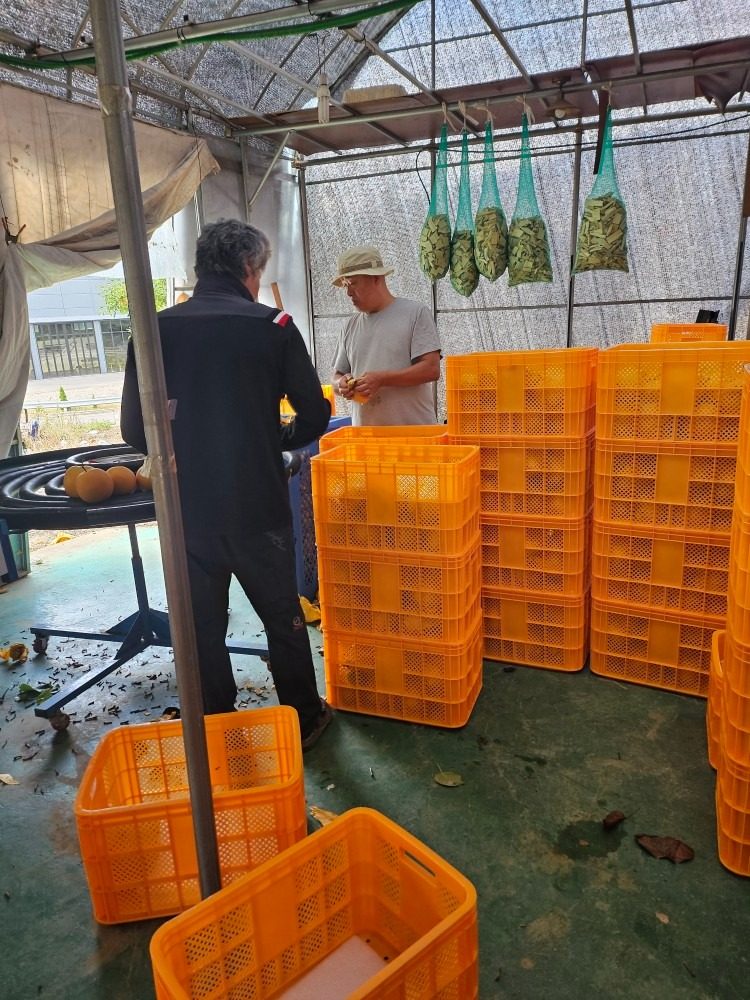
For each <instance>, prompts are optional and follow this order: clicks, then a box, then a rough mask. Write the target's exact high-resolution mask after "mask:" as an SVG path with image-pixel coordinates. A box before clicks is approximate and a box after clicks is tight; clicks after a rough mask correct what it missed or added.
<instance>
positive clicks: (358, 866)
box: [150, 809, 479, 1000]
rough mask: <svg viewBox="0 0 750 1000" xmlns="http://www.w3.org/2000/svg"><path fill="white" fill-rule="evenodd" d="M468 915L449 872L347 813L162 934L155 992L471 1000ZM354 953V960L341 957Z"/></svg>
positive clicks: (180, 998) (382, 820)
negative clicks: (293, 991) (454, 999)
mask: <svg viewBox="0 0 750 1000" xmlns="http://www.w3.org/2000/svg"><path fill="white" fill-rule="evenodd" d="M476 911H477V898H476V891H475V889H474V887H473V886H472V884H471V882H469V881H468V879H466V878H464V876H463V875H461V874H460V873H459V872H458V871H456V869H455V868H453V867H451V865H449V864H448V863H447V862H446V861H444V860H443V859H442V858H441V857H439V855H437V854H435V852H434V851H431V850H430V849H429V848H428V847H425V845H424V844H422V843H421V842H420V841H419V840H417V839H416V837H413V836H412V835H411V834H410V833H407V832H406V830H403V829H402V828H401V827H399V826H397V825H396V824H395V823H393V822H391V821H390V820H389V819H387V818H386V817H385V816H383V815H381V814H380V813H377V812H375V811H374V810H372V809H352V810H350V811H349V812H347V813H344V814H343V815H342V816H339V817H338V818H337V819H335V820H333V822H331V823H329V824H328V825H327V826H325V827H323V828H322V829H320V830H318V831H316V832H315V833H313V834H312V835H311V836H309V837H307V838H306V839H305V840H304V841H303V842H302V843H301V844H297V845H295V846H294V847H293V848H291V849H290V850H289V851H286V852H285V853H284V854H283V855H282V856H281V857H279V858H276V859H274V860H273V861H270V862H269V863H268V864H266V865H264V866H263V867H262V868H259V869H258V870H257V871H255V872H253V873H252V875H250V876H248V877H247V878H246V879H243V880H242V881H241V882H238V883H237V884H235V885H232V886H230V887H229V888H228V889H224V890H222V891H221V892H218V893H215V894H214V895H213V896H209V897H208V899H205V900H203V902H201V903H199V904H198V905H197V906H195V907H193V909H192V910H190V912H189V913H185V914H183V915H182V916H180V917H177V918H175V919H174V920H170V921H169V922H168V923H166V924H164V925H163V926H162V927H160V928H159V929H158V930H157V931H156V933H155V934H154V936H153V938H152V939H151V949H150V950H151V962H152V965H153V971H154V981H155V984H156V996H157V998H158V1000H198V998H201V1000H203V998H205V1000H208V998H211V1000H214V998H216V1000H218V998H220V997H227V998H229V997H236V998H238V1000H239V998H253V1000H276V998H279V997H283V996H284V994H285V992H286V991H288V990H291V989H293V988H294V986H295V984H296V985H297V989H298V992H297V994H296V995H298V996H301V995H307V996H311V997H320V998H321V1000H333V998H337V1000H339V998H343V997H348V998H349V1000H366V998H371V1000H403V998H404V997H414V998H415V1000H416V998H417V997H419V998H420V1000H422V998H424V1000H430V998H435V1000H437V998H438V997H445V998H448V997H455V998H456V1000H459V998H460V1000H475V998H476V997H477V996H478V989H479V987H478V975H477V950H478V944H477V914H476ZM352 946H353V947H354V949H355V950H354V952H353V953H354V954H355V955H357V956H358V957H359V956H361V955H362V956H363V957H362V960H361V961H360V962H359V963H358V962H356V961H355V962H352V960H351V958H349V959H348V961H347V958H346V957H345V956H346V955H347V949H349V948H350V947H352ZM339 949H341V951H340V952H339ZM337 952H338V953H339V954H340V955H341V958H340V959H339V960H337V957H338V956H337ZM351 954H352V952H351V951H349V952H348V955H351ZM370 966H372V967H373V969H374V970H377V971H367V968H368V967H370ZM313 977H315V979H316V982H315V983H314V984H313V983H312V978H313ZM305 983H307V984H308V986H307V989H305V985H304V984H305ZM303 991H304V992H303Z"/></svg>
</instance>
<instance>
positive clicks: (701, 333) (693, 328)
mask: <svg viewBox="0 0 750 1000" xmlns="http://www.w3.org/2000/svg"><path fill="white" fill-rule="evenodd" d="M728 330H729V327H728V326H727V325H726V323H654V324H653V325H652V327H651V343H652V344H665V343H694V342H695V341H722V340H726V339H727V332H728Z"/></svg>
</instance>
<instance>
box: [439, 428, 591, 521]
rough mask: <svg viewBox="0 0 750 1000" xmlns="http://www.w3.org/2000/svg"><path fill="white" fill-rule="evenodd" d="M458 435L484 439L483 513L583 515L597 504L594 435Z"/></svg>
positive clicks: (481, 457) (463, 441)
mask: <svg viewBox="0 0 750 1000" xmlns="http://www.w3.org/2000/svg"><path fill="white" fill-rule="evenodd" d="M452 440H455V441H456V442H457V443H458V442H459V441H460V443H461V444H464V445H467V444H469V443H472V444H474V445H477V444H479V461H480V470H481V471H480V486H479V489H480V504H481V513H482V517H483V518H485V517H486V516H487V515H489V516H496V515H503V516H506V515H507V516H514V517H562V518H583V517H585V516H586V514H587V513H588V511H589V510H590V508H591V496H592V482H593V480H592V461H591V460H592V457H593V437H589V438H581V439H580V440H570V441H567V440H558V441H554V440H553V441H550V442H547V441H542V440H535V439H533V438H527V439H526V440H519V439H513V440H503V439H501V438H496V439H494V440H493V439H491V438H474V439H473V440H471V441H470V439H468V438H460V439H457V438H453V439H452Z"/></svg>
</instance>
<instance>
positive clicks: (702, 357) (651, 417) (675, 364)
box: [596, 341, 750, 445]
mask: <svg viewBox="0 0 750 1000" xmlns="http://www.w3.org/2000/svg"><path fill="white" fill-rule="evenodd" d="M748 362H750V344H749V343H747V342H746V341H738V342H732V343H729V344H702V345H696V346H692V347H685V346H680V345H676V344H666V345H653V344H651V345H648V344H646V345H639V346H632V345H629V344H624V345H622V346H620V347H611V348H609V350H606V351H602V352H601V354H600V356H599V367H598V371H597V392H596V436H597V438H600V439H601V440H607V441H613V440H621V439H625V440H628V441H637V442H639V443H640V444H641V445H643V444H644V443H646V442H651V443H656V442H659V441H663V442H669V441H671V442H675V443H680V442H681V443H690V442H704V443H706V444H721V443H723V444H731V443H733V442H736V441H737V437H738V432H739V419H740V403H741V400H742V386H743V384H744V381H745V366H746V365H747V364H748Z"/></svg>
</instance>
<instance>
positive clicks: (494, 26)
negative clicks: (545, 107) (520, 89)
mask: <svg viewBox="0 0 750 1000" xmlns="http://www.w3.org/2000/svg"><path fill="white" fill-rule="evenodd" d="M471 4H472V6H473V7H474V8H475V10H476V12H477V13H478V14H479V16H480V17H481V18H482V20H483V21H484V23H485V24H486V25H487V27H488V28H489V29H490V32H491V33H492V34H493V35H494V36H495V38H496V39H497V40H498V42H500V44H501V45H502V47H503V49H504V50H505V54H506V55H507V56H508V58H509V59H510V61H511V62H512V63H513V65H514V66H515V67H516V69H517V70H518V72H519V73H520V74H521V76H522V77H523V79H524V80H525V82H526V86H527V87H531V89H532V90H533V89H534V81H533V80H532V79H531V77H530V76H529V71H528V70H527V69H526V67H525V66H524V64H523V63H522V62H521V59H520V58H519V56H518V55H517V53H516V51H515V49H514V48H513V46H512V45H511V44H510V42H509V41H508V39H507V38H506V37H505V35H504V34H503V31H502V29H501V28H500V26H499V25H498V23H497V21H495V19H494V17H493V16H492V14H490V12H489V11H488V10H487V8H486V7H485V5H484V4H483V3H482V0H471Z"/></svg>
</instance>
